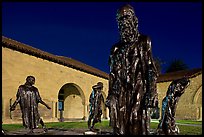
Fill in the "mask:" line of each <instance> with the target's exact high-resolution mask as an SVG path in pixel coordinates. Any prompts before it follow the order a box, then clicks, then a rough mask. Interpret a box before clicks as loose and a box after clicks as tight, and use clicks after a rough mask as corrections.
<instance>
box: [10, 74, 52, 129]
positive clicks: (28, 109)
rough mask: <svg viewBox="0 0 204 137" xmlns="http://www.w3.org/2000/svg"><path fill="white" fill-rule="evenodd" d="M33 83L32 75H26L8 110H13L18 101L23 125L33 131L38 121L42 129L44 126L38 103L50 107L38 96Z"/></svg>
mask: <svg viewBox="0 0 204 137" xmlns="http://www.w3.org/2000/svg"><path fill="white" fill-rule="evenodd" d="M34 84H35V77H34V76H27V78H26V83H25V84H24V85H20V86H19V88H18V91H17V94H16V100H15V102H14V103H13V105H12V106H11V107H10V111H14V110H15V108H16V105H17V104H18V103H19V105H20V108H21V112H22V120H23V126H24V127H25V128H26V129H29V130H30V132H33V129H35V128H37V127H38V125H39V123H40V124H41V125H42V127H43V129H44V131H47V129H46V128H45V125H44V122H43V120H42V119H41V118H40V114H39V113H38V103H41V104H43V105H45V106H46V107H47V108H48V109H51V108H50V107H49V106H48V105H47V104H46V103H45V102H44V101H43V100H42V99H41V97H40V94H39V91H38V89H37V88H36V87H34V86H33V85H34Z"/></svg>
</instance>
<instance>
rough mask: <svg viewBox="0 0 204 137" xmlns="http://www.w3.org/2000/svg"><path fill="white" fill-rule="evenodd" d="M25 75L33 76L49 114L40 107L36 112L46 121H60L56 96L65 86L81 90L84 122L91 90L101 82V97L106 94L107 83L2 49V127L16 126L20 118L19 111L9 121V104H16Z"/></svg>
mask: <svg viewBox="0 0 204 137" xmlns="http://www.w3.org/2000/svg"><path fill="white" fill-rule="evenodd" d="M28 75H33V76H35V78H36V83H35V85H34V86H36V87H37V88H38V90H39V92H40V95H41V98H42V99H43V100H44V101H45V102H46V103H48V104H49V105H50V107H51V108H52V109H51V110H48V109H46V107H44V106H43V105H41V104H39V112H40V114H41V116H42V117H43V119H44V120H45V121H56V120H57V119H58V118H59V111H58V108H57V107H58V106H57V104H56V103H57V102H58V94H59V91H60V89H61V88H62V87H63V86H64V85H66V84H68V83H73V84H74V85H76V86H77V87H78V88H79V89H80V91H81V94H83V95H80V97H81V98H84V99H83V100H84V103H83V112H82V114H83V115H84V116H83V117H86V118H87V117H88V110H87V107H88V105H89V95H90V93H91V91H92V86H93V85H95V84H96V83H97V82H99V81H101V82H103V84H104V88H103V93H104V94H105V96H107V94H108V80H107V79H104V78H101V77H98V76H95V75H92V74H89V73H85V72H82V71H79V70H76V69H73V68H69V67H66V66H63V65H59V64H57V63H53V62H50V61H47V60H44V59H41V58H37V57H35V56H31V55H28V54H24V53H21V52H18V51H15V50H12V49H9V48H5V47H2V120H3V123H15V122H18V121H19V119H20V118H21V117H20V116H21V114H20V111H19V109H16V110H15V111H13V112H12V115H13V119H10V118H9V117H10V113H9V105H10V103H9V100H10V99H12V102H14V101H15V98H16V97H15V96H16V92H17V89H18V86H19V85H21V84H24V83H25V80H26V77H27V76H28ZM67 103H69V102H67ZM76 103H77V102H76ZM76 103H75V104H76ZM18 106H19V105H18ZM76 112H77V111H76ZM106 113H108V112H106ZM70 114H71V115H72V116H71V117H74V116H75V115H76V116H77V115H78V114H75V111H73V113H70ZM70 114H69V115H70ZM17 117H18V118H17Z"/></svg>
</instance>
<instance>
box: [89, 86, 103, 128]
mask: <svg viewBox="0 0 204 137" xmlns="http://www.w3.org/2000/svg"><path fill="white" fill-rule="evenodd" d="M92 89H93V91H92V92H91V94H90V97H89V103H90V104H89V118H88V128H89V129H90V130H91V131H96V129H95V128H94V125H95V124H96V123H97V122H101V115H102V106H101V102H103V101H104V98H103V95H102V92H101V91H102V89H103V83H102V82H98V83H97V84H96V85H94V86H93V87H92ZM92 119H93V120H92Z"/></svg>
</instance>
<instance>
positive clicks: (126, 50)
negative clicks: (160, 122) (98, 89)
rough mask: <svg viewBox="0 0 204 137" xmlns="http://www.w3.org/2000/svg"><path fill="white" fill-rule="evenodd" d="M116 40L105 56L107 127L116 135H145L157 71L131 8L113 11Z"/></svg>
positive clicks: (147, 38) (149, 43) (147, 39)
mask: <svg viewBox="0 0 204 137" xmlns="http://www.w3.org/2000/svg"><path fill="white" fill-rule="evenodd" d="M117 22H118V28H119V32H120V41H119V42H118V43H116V44H115V45H113V47H112V49H111V53H110V56H109V65H110V74H109V93H108V97H107V99H106V106H107V107H108V108H109V112H110V114H109V115H110V125H111V126H112V127H113V133H114V134H117V135H147V134H149V133H150V132H149V124H150V114H149V109H150V108H151V107H155V104H157V103H156V102H157V101H158V100H157V89H156V80H157V76H158V73H157V69H156V67H155V64H154V61H153V57H152V51H151V41H150V38H149V37H147V36H145V35H142V34H140V33H139V32H138V19H137V17H136V16H135V12H134V9H133V7H132V6H130V5H125V6H123V7H121V8H120V9H119V10H118V11H117Z"/></svg>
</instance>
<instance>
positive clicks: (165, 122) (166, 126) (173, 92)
mask: <svg viewBox="0 0 204 137" xmlns="http://www.w3.org/2000/svg"><path fill="white" fill-rule="evenodd" d="M189 84H190V80H189V79H188V78H185V77H184V78H182V79H178V80H174V81H172V82H171V84H170V85H169V88H168V90H167V93H166V96H165V97H164V99H163V100H162V116H161V119H160V122H159V125H158V128H157V130H156V134H159V135H162V134H163V135H178V134H179V128H178V127H177V126H176V121H175V113H176V107H177V104H178V101H179V98H180V97H181V95H182V94H183V93H184V92H185V89H186V88H187V87H188V86H189Z"/></svg>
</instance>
